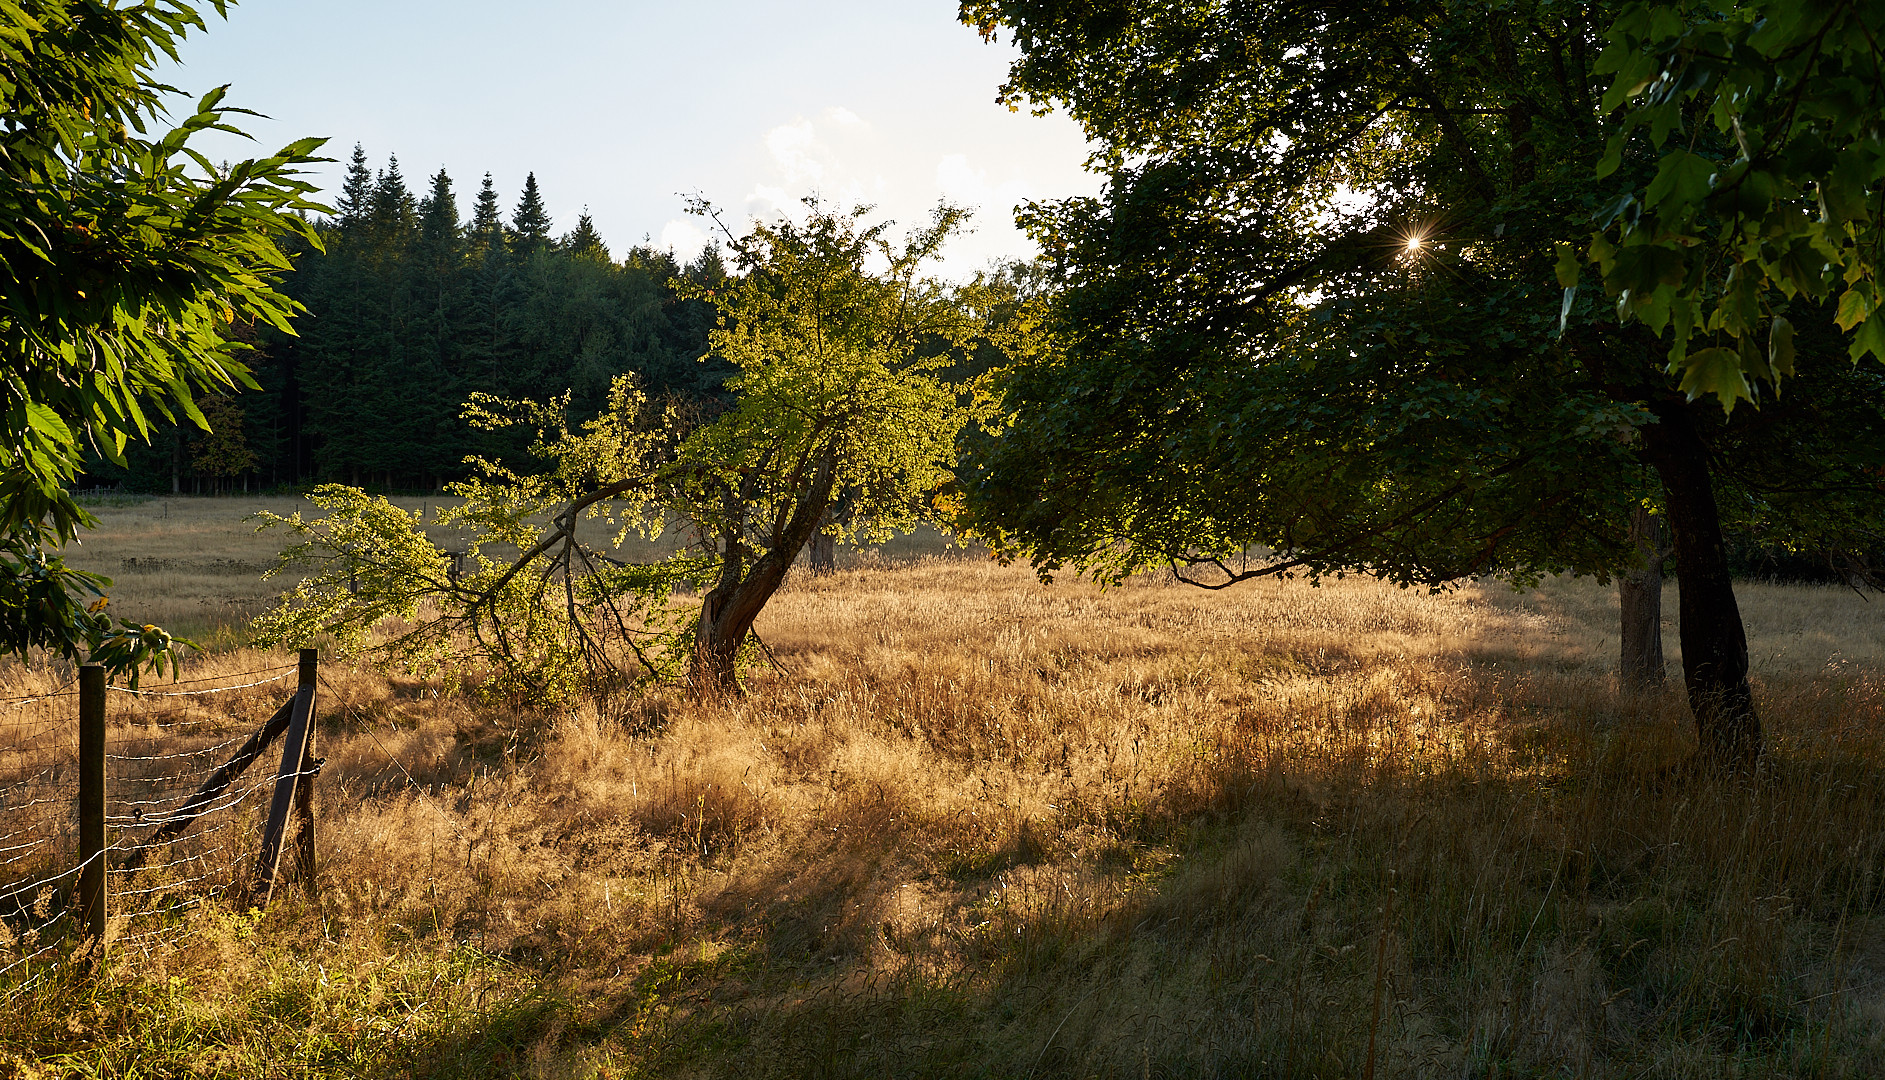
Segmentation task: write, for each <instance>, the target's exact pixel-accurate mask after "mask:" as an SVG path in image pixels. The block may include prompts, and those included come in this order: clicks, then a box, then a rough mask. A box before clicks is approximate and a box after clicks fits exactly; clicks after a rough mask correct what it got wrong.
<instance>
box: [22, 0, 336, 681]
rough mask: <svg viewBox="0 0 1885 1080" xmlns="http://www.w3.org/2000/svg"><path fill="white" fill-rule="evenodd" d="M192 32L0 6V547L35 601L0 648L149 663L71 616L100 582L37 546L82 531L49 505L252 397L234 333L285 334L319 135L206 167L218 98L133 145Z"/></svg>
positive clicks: (33, 6) (78, 520) (188, 13)
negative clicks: (0, 418)
mask: <svg viewBox="0 0 1885 1080" xmlns="http://www.w3.org/2000/svg"><path fill="white" fill-rule="evenodd" d="M220 9H221V6H220V5H218V10H220ZM202 25H203V24H202V20H201V19H200V18H199V16H198V15H197V13H196V11H195V9H194V8H193V7H192V6H191V5H189V4H185V3H181V2H177V0H155V2H152V3H145V4H138V5H133V6H127V7H119V6H108V7H106V6H99V5H96V4H90V3H76V2H71V0H25V2H23V3H19V4H9V5H6V6H5V8H4V10H0V104H3V105H4V108H5V112H6V114H7V116H8V122H7V125H6V127H5V130H4V131H0V296H4V307H0V413H3V414H4V416H5V419H6V424H5V430H6V434H5V435H4V436H0V551H3V552H4V555H5V562H6V565H7V566H8V567H9V568H10V569H11V570H12V571H13V572H14V573H16V574H24V575H26V578H25V579H22V580H21V582H20V583H19V584H18V586H17V591H19V592H21V593H22V595H28V596H31V597H33V598H35V599H34V600H33V602H32V603H30V604H29V605H28V606H27V607H26V608H24V609H22V613H21V614H20V616H19V618H18V619H16V620H15V621H13V622H12V623H11V624H10V626H9V630H10V631H11V632H10V633H9V634H8V635H7V636H5V637H3V638H0V653H6V652H23V651H25V650H27V649H31V648H47V649H51V650H53V651H56V652H59V653H61V654H63V655H66V656H68V657H77V656H79V655H80V654H81V653H89V655H91V656H93V657H96V658H98V659H99V660H100V661H101V662H106V663H110V664H112V665H113V666H114V667H117V668H119V669H125V668H129V667H132V666H135V665H136V664H138V663H144V662H149V663H161V662H162V654H163V650H164V648H165V647H167V639H165V638H163V637H162V636H161V635H160V634H157V633H153V632H149V631H147V629H146V628H143V627H136V626H132V625H130V624H119V625H118V626H117V627H115V628H113V627H112V625H111V622H110V620H108V619H103V618H102V617H98V618H83V619H82V618H78V617H76V615H75V614H74V613H76V612H79V611H81V610H85V607H84V605H83V603H82V601H83V600H84V598H85V596H87V595H90V594H92V593H95V592H96V589H97V588H99V587H102V586H104V585H105V584H107V582H105V581H104V580H103V579H96V578H86V577H81V576H77V575H73V574H71V573H70V572H66V571H63V569H62V568H60V567H59V566H58V563H57V560H56V559H50V560H49V559H47V558H46V557H45V556H44V555H43V554H42V550H43V549H44V548H47V547H56V546H58V545H61V544H64V543H65V542H67V541H70V540H72V539H74V538H75V537H76V536H77V534H78V531H79V530H80V529H82V528H84V527H87V526H88V525H89V524H90V522H91V519H90V518H89V517H88V516H87V515H86V513H85V512H84V510H82V509H81V508H80V507H79V506H78V504H77V503H76V502H74V501H73V499H72V497H71V496H70V495H69V494H68V493H67V491H66V489H67V487H69V486H70V484H71V483H72V481H73V480H74V478H75V477H76V475H77V473H78V471H79V469H80V467H81V462H82V457H83V454H84V453H85V452H86V451H87V450H91V451H95V452H96V453H98V454H101V455H103V456H104V457H105V458H107V459H110V460H112V461H116V462H123V460H124V454H125V450H126V447H127V445H129V444H131V443H133V442H140V441H145V440H148V439H149V438H150V436H151V435H152V432H153V430H154V425H155V424H156V423H157V422H159V421H160V420H179V419H184V420H188V421H189V422H192V423H194V424H196V425H198V426H200V427H203V428H205V429H207V428H208V427H209V426H210V424H209V421H208V420H207V419H206V418H205V416H204V415H203V413H202V412H201V410H199V408H198V407H197V405H196V403H195V400H194V397H195V395H197V394H199V393H205V392H208V393H217V392H222V391H226V390H233V389H236V388H238V387H242V386H252V385H254V382H253V380H252V378H251V377H250V375H249V371H248V368H247V367H246V366H245V364H244V362H243V359H242V357H243V353H244V351H245V350H246V349H247V348H248V345H247V344H246V343H245V342H244V341H242V340H241V335H240V334H238V333H236V332H235V328H236V327H237V326H238V325H240V324H248V323H261V324H265V325H268V326H270V327H273V328H274V329H275V330H276V331H277V332H280V333H284V334H285V333H289V332H290V331H289V328H288V320H289V318H290V317H291V316H292V315H293V314H294V312H295V311H296V310H297V308H296V305H295V304H294V302H293V301H292V300H290V299H289V298H288V297H287V296H285V295H283V294H282V293H281V292H280V291H279V290H278V289H277V288H276V285H275V280H276V279H277V278H278V277H279V275H280V274H281V273H283V272H284V271H286V270H287V269H288V267H289V262H288V258H287V256H286V255H284V254H283V252H282V250H281V249H280V248H279V247H278V246H277V238H278V237H280V236H282V235H284V234H286V235H291V236H298V237H300V238H302V239H303V240H306V241H310V242H311V241H312V240H313V232H312V229H311V227H310V226H309V225H308V224H307V222H306V221H305V220H304V218H303V217H301V216H299V215H300V214H302V213H304V212H307V211H314V210H319V209H321V208H320V207H319V206H318V205H317V204H315V203H313V202H310V201H309V200H308V197H307V196H308V195H309V193H310V192H311V191H312V190H313V189H312V188H311V187H310V186H309V185H308V184H307V183H305V182H304V181H302V180H300V179H299V178H298V176H299V167H300V166H301V165H304V164H307V163H309V162H311V161H314V160H317V159H315V158H313V157H312V156H311V155H312V154H313V152H314V151H315V149H316V148H317V147H318V146H319V145H320V140H318V139H306V140H302V141H300V142H296V143H294V144H292V145H290V146H288V147H286V148H284V149H283V150H281V151H280V152H279V153H277V154H275V155H274V156H272V157H267V158H261V159H257V160H252V161H243V162H239V163H237V164H234V165H226V166H218V165H215V164H213V163H212V162H210V161H209V160H208V159H207V158H205V157H203V156H202V155H201V154H199V153H198V152H197V151H196V150H194V149H193V148H192V147H191V146H190V140H191V138H192V137H193V136H195V135H196V134H197V133H198V132H201V131H205V130H212V129H213V130H222V131H235V130H236V129H235V128H234V127H232V126H231V125H230V123H229V121H228V119H227V117H228V114H229V113H231V112H233V111H240V110H232V109H229V108H226V107H224V106H223V105H222V97H223V91H222V90H214V91H211V92H210V93H209V94H207V95H205V96H204V97H203V99H202V100H201V101H200V102H199V103H198V104H197V106H196V109H195V112H194V113H193V114H192V115H191V116H190V117H189V118H188V119H186V120H185V121H184V122H183V124H182V125H181V126H179V127H177V128H175V129H174V130H171V131H168V132H165V133H163V134H162V135H160V136H157V137H148V136H147V135H146V134H145V132H146V127H147V124H149V123H150V122H151V121H153V120H154V119H156V118H157V117H158V115H159V113H160V109H161V103H160V100H159V98H158V93H159V91H160V90H161V89H162V88H161V87H159V86H157V85H156V84H154V83H152V82H150V81H149V73H150V71H151V69H152V67H153V66H154V64H155V63H156V61H157V59H158V57H159V56H160V54H161V55H169V56H174V55H175V52H176V48H177V43H178V41H179V40H180V39H181V38H182V36H183V35H184V34H185V33H187V32H188V31H190V30H191V29H196V28H200V27H201V26H202ZM74 590H76V591H74ZM54 594H59V595H62V596H63V597H64V599H63V600H61V599H57V598H56V597H55V595H54ZM92 614H96V613H92Z"/></svg>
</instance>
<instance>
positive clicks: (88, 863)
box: [78, 664, 105, 944]
mask: <svg viewBox="0 0 1885 1080" xmlns="http://www.w3.org/2000/svg"><path fill="white" fill-rule="evenodd" d="M79 860H80V866H81V867H82V868H81V869H80V870H79V891H78V916H79V923H80V925H82V926H84V927H85V932H86V933H87V934H90V935H91V937H92V939H93V940H94V941H97V942H99V943H100V944H102V943H103V942H104V940H105V669H104V668H103V667H101V666H99V665H97V664H86V665H84V666H82V667H80V668H79Z"/></svg>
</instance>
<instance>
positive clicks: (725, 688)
mask: <svg viewBox="0 0 1885 1080" xmlns="http://www.w3.org/2000/svg"><path fill="white" fill-rule="evenodd" d="M835 465H836V461H835V459H833V458H831V457H825V458H823V459H821V460H819V462H818V463H817V465H816V467H815V469H814V470H813V476H812V479H811V482H810V483H809V484H808V485H807V489H806V491H805V494H804V495H803V496H802V497H801V498H800V499H799V500H798V501H797V504H796V507H795V508H794V509H793V511H792V513H791V515H790V517H789V518H782V519H780V520H779V521H778V522H777V523H776V524H775V525H774V528H773V532H772V536H771V540H770V543H771V547H770V549H769V550H767V552H766V554H765V555H762V556H761V557H760V558H758V559H757V560H755V561H754V562H753V563H752V564H751V565H750V567H749V566H748V565H747V564H746V561H745V556H746V553H747V551H748V550H749V549H748V548H747V547H746V546H745V543H744V541H743V540H742V539H741V535H742V534H741V528H742V526H741V524H740V523H741V522H742V521H743V519H744V512H743V507H745V506H750V505H751V504H752V502H753V498H752V491H751V490H750V489H748V488H746V487H742V490H740V491H739V492H737V493H735V492H732V491H729V492H727V494H726V499H727V516H726V519H727V521H729V522H732V523H733V525H732V527H731V528H730V529H729V530H728V532H727V533H726V535H724V536H723V537H722V538H721V539H720V540H719V541H718V543H720V544H722V545H724V548H725V551H724V555H723V559H722V562H721V564H720V581H719V583H718V584H716V585H715V586H714V587H713V589H712V590H711V591H709V592H708V593H707V595H706V596H703V597H701V600H700V621H699V623H697V624H696V626H695V630H694V659H693V663H692V665H691V666H690V668H689V670H688V681H689V682H690V683H692V684H693V690H694V693H695V694H696V695H698V696H701V697H716V696H719V695H721V694H736V693H738V692H739V689H740V683H739V669H738V661H739V656H740V647H741V646H742V645H745V644H746V636H747V635H748V634H750V633H752V632H753V620H755V619H757V618H758V617H759V612H760V610H761V609H762V608H764V607H765V606H766V601H768V600H770V599H772V594H773V593H776V592H778V591H779V586H781V585H783V584H785V574H786V571H787V570H789V569H791V567H792V562H793V560H795V559H797V558H798V557H799V550H800V549H801V548H803V547H804V546H805V545H806V543H808V542H809V541H810V540H811V539H812V537H813V536H814V535H816V533H817V531H818V525H819V523H820V522H822V521H824V519H825V514H826V513H827V512H828V511H829V510H830V509H831V474H832V471H833V469H834V467H835Z"/></svg>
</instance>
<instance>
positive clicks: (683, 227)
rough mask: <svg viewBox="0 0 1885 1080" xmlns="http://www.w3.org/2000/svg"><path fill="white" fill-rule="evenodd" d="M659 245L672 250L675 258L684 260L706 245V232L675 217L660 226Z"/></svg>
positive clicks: (691, 223)
mask: <svg viewBox="0 0 1885 1080" xmlns="http://www.w3.org/2000/svg"><path fill="white" fill-rule="evenodd" d="M659 246H661V247H664V248H667V249H668V250H670V251H672V252H674V257H675V258H677V259H679V260H681V261H682V262H686V261H688V260H689V259H692V258H693V257H694V256H696V255H698V254H700V249H701V248H704V247H706V246H707V234H706V232H705V231H704V230H702V229H701V227H700V226H698V225H696V224H694V223H693V222H691V221H685V220H683V219H681V218H675V219H674V220H672V221H669V222H668V223H667V224H666V225H663V226H661V242H660V245H659Z"/></svg>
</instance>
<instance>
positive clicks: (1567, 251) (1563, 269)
mask: <svg viewBox="0 0 1885 1080" xmlns="http://www.w3.org/2000/svg"><path fill="white" fill-rule="evenodd" d="M1583 268H1584V267H1583V263H1582V261H1581V260H1579V259H1578V257H1577V249H1576V248H1575V247H1572V246H1571V245H1570V244H1559V245H1558V265H1557V268H1556V269H1557V272H1558V284H1559V285H1560V286H1561V287H1563V288H1566V289H1575V288H1577V279H1578V276H1579V275H1580V274H1581V273H1582V272H1583Z"/></svg>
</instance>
